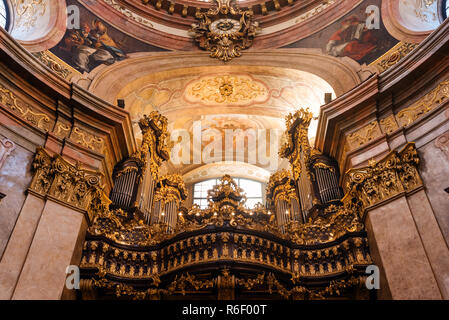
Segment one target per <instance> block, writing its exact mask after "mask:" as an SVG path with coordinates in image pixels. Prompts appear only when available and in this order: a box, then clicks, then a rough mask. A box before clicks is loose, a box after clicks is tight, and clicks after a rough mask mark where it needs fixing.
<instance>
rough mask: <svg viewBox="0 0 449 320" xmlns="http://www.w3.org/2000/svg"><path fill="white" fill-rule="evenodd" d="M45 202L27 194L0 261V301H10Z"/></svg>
mask: <svg viewBox="0 0 449 320" xmlns="http://www.w3.org/2000/svg"><path fill="white" fill-rule="evenodd" d="M44 205H45V201H44V200H43V199H42V198H40V197H36V196H35V195H33V194H28V196H27V198H26V200H25V203H24V205H23V208H22V210H21V212H20V215H19V218H18V219H17V222H16V226H15V228H14V231H13V233H12V235H11V237H10V239H9V241H8V245H7V247H6V250H5V252H4V254H3V257H2V259H1V260H0V300H8V299H11V297H12V295H13V293H14V289H15V287H16V284H17V280H18V279H19V276H20V272H21V271H22V267H23V265H24V263H25V260H26V257H27V255H28V250H29V249H30V246H31V242H32V241H33V237H34V234H35V232H36V229H37V225H38V223H39V219H40V218H41V214H42V210H43V208H44Z"/></svg>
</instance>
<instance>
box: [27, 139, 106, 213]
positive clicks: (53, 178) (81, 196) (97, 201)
mask: <svg viewBox="0 0 449 320" xmlns="http://www.w3.org/2000/svg"><path fill="white" fill-rule="evenodd" d="M32 167H33V170H34V175H33V179H32V181H31V185H30V187H29V191H30V192H33V193H34V194H36V195H39V196H41V197H47V198H50V199H53V200H55V201H57V202H59V203H62V204H64V205H67V206H70V207H73V208H76V209H78V210H81V211H83V212H86V213H87V214H88V215H87V217H88V221H92V219H93V218H94V216H95V214H96V213H97V211H102V210H104V209H105V203H106V204H107V202H108V200H106V198H105V196H104V193H103V191H102V186H101V179H102V177H103V175H102V174H101V173H99V172H94V171H90V170H85V169H82V168H81V164H80V163H76V164H75V165H73V164H71V163H69V162H67V161H66V160H64V159H63V158H62V157H61V156H60V155H54V156H51V155H50V154H49V153H48V152H47V151H46V150H45V149H43V148H40V147H39V148H38V149H37V152H36V155H35V157H34V160H33V164H32Z"/></svg>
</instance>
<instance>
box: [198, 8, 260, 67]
mask: <svg viewBox="0 0 449 320" xmlns="http://www.w3.org/2000/svg"><path fill="white" fill-rule="evenodd" d="M214 1H215V3H214V6H213V7H212V8H211V9H209V10H208V11H207V12H201V11H197V12H196V18H197V19H198V20H199V21H198V22H197V23H194V24H192V29H191V30H190V33H191V34H192V36H193V38H194V40H195V41H196V42H197V43H198V45H199V47H200V48H201V49H204V50H207V51H210V56H211V57H212V58H216V59H219V60H222V61H224V62H227V61H230V60H232V59H233V58H235V57H240V56H241V54H242V53H241V51H242V50H245V49H248V48H249V47H251V45H252V44H253V40H254V38H255V36H256V33H257V32H258V30H259V23H258V22H256V21H254V20H253V16H254V13H253V11H252V10H245V11H243V10H241V9H239V8H237V6H236V4H235V3H232V2H233V0H214Z"/></svg>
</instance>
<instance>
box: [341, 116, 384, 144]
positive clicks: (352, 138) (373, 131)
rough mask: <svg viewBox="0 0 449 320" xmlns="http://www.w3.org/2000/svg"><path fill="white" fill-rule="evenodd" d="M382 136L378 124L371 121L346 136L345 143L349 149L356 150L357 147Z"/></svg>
mask: <svg viewBox="0 0 449 320" xmlns="http://www.w3.org/2000/svg"><path fill="white" fill-rule="evenodd" d="M381 135H382V131H381V130H380V126H379V123H378V122H377V121H373V122H371V123H370V124H368V125H367V126H365V127H363V128H361V129H359V130H357V131H355V132H353V133H350V134H349V135H348V136H347V142H348V144H349V147H350V148H351V149H357V148H358V147H360V146H362V145H364V144H367V143H368V142H370V141H372V140H375V139H376V138H378V137H380V136H381Z"/></svg>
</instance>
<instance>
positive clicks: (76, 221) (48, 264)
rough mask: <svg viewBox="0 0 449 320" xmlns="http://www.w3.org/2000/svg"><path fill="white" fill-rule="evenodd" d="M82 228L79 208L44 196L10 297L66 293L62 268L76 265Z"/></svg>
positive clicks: (44, 297)
mask: <svg viewBox="0 0 449 320" xmlns="http://www.w3.org/2000/svg"><path fill="white" fill-rule="evenodd" d="M86 229H87V223H86V220H85V215H84V214H83V213H82V212H80V211H78V210H75V209H72V208H69V207H67V206H64V205H61V204H59V203H57V202H54V201H52V200H48V201H47V202H46V204H45V207H44V209H43V212H42V217H41V218H40V221H39V225H38V226H37V229H36V233H35V235H34V238H33V242H32V244H31V247H30V249H29V252H28V255H27V257H26V261H25V263H24V265H23V268H22V272H21V274H20V277H19V279H18V282H17V286H16V288H15V290H14V294H13V296H12V299H13V300H16V299H17V300H22V299H29V300H33V299H39V300H56V299H61V298H62V297H63V294H64V296H65V297H67V296H68V294H67V292H66V291H65V281H66V277H67V275H66V268H67V267H68V266H69V265H79V262H80V259H81V251H82V241H83V239H84V237H85V232H86Z"/></svg>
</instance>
